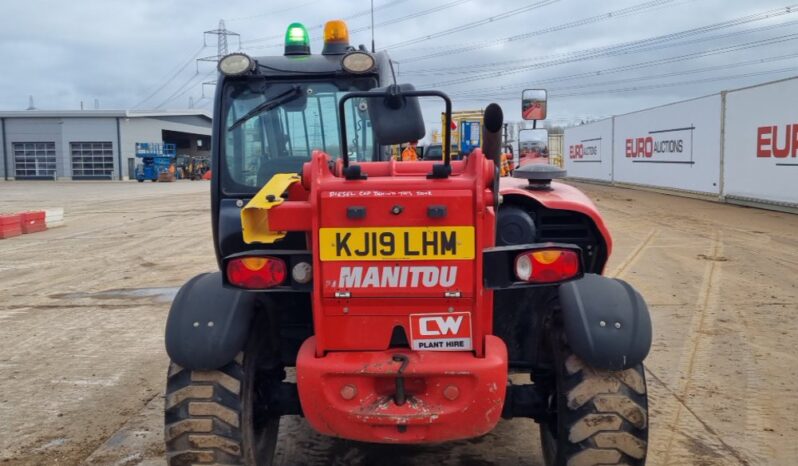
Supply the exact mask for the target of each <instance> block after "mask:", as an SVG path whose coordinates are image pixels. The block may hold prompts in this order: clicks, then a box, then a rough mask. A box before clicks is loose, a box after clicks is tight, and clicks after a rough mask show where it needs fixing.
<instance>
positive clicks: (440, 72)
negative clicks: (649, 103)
mask: <svg viewBox="0 0 798 466" xmlns="http://www.w3.org/2000/svg"><path fill="white" fill-rule="evenodd" d="M795 24H798V21H787V22H784V23H778V24H770V25H767V26H759V27H755V28H749V29H745V30H743V31H734V32H729V33H723V34H716V35H712V36H706V37H693V38H690V39H687V40H686V41H682V42H675V43H672V42H662V43H658V44H653V45H650V46H641V47H639V48H636V49H634V51H635V52H646V51H650V50H658V49H662V48H670V47H679V46H683V45H693V44H696V43H698V42H707V41H713V40H718V39H725V38H728V37H739V36H740V35H741V34H753V33H757V32H764V31H772V30H774V29H778V28H782V27H787V26H793V25H795ZM616 45H619V44H616ZM607 47H613V46H606V47H597V48H594V49H588V50H587V51H585V50H580V51H574V52H567V53H560V54H555V55H548V56H545V57H536V58H531V59H523V60H510V61H504V62H494V63H485V64H482V65H473V66H465V67H453V68H429V69H421V70H411V71H409V72H406V73H399V74H413V75H420V76H447V75H450V74H452V72H456V71H460V70H463V71H466V70H468V71H473V70H475V69H482V68H497V67H502V66H506V65H515V64H519V63H529V61H530V60H534V61H547V60H554V59H557V58H568V57H572V56H578V55H579V54H580V53H582V54H583V53H584V52H590V51H601V50H604V49H605V48H607ZM610 55H611V54H610ZM594 73H595V72H592V71H591V72H587V73H583V75H587V76H590V75H592V74H594Z"/></svg>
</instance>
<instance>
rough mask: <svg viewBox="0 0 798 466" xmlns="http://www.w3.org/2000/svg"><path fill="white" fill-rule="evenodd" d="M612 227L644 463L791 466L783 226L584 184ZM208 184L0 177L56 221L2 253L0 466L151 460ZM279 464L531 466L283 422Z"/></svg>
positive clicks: (197, 256) (503, 453)
mask: <svg viewBox="0 0 798 466" xmlns="http://www.w3.org/2000/svg"><path fill="white" fill-rule="evenodd" d="M581 187H582V188H583V189H584V190H585V191H587V192H588V194H589V195H590V196H591V197H593V198H594V199H595V200H596V202H597V204H598V206H599V208H600V209H601V211H602V213H603V214H604V215H605V218H606V220H607V222H608V224H609V226H610V230H611V231H612V233H613V235H614V239H615V250H614V254H613V257H612V259H611V262H610V264H609V267H608V274H611V275H614V276H618V277H622V278H624V279H625V280H628V281H629V282H631V283H632V284H633V285H635V286H636V287H637V288H638V289H640V290H641V292H642V293H643V295H644V296H645V297H646V298H647V300H648V302H649V304H650V306H651V310H652V314H653V320H654V330H655V341H654V347H653V349H652V353H651V355H650V356H649V358H648V360H647V377H648V383H649V393H650V405H651V438H650V448H649V450H650V453H649V455H650V456H649V464H652V465H665V464H672V465H683V464H698V465H730V464H732V465H733V464H751V465H753V464H774V465H790V464H795V461H796V458H798V444H797V443H796V442H794V441H793V440H790V439H792V438H795V437H796V436H797V435H798V404H797V403H796V400H798V392H797V391H796V387H798V356H796V352H795V343H794V342H795V340H796V337H798V320H796V319H795V314H796V312H798V288H796V284H797V283H798V280H796V272H798V216H795V215H789V214H781V213H775V212H768V211H762V210H757V209H747V208H742V207H735V206H728V205H720V204H716V203H710V202H705V201H700V200H694V199H686V198H679V197H672V196H667V195H663V194H657V193H650V192H643V191H633V190H626V189H619V188H610V187H604V186H592V185H581ZM207 190H208V184H207V183H204V182H177V183H170V184H165V183H157V184H150V183H146V184H139V183H119V182H96V183H95V182H79V183H78V182H76V183H69V182H58V183H53V182H0V212H2V211H13V210H24V209H33V208H45V207H64V209H65V217H66V226H64V227H61V228H57V229H53V230H49V231H46V232H42V233H37V234H34V235H29V236H23V237H18V238H13V239H7V240H0V283H2V286H0V462H2V464H4V465H5V464H24V465H41V464H48V465H49V464H69V465H72V464H93V465H99V464H102V465H106V464H108V465H111V464H116V465H162V464H164V461H163V460H162V454H163V449H162V445H161V435H162V432H161V430H162V428H161V416H162V403H163V400H162V393H163V384H164V379H165V370H166V365H167V359H166V355H165V353H164V350H163V326H164V322H165V319H166V312H167V310H168V307H169V302H170V299H171V297H172V296H173V295H174V292H175V290H176V288H177V287H179V286H180V285H181V284H182V283H183V282H185V281H186V280H187V279H188V278H189V277H191V276H193V275H195V274H197V273H200V272H203V271H208V270H212V269H213V268H215V261H214V258H213V250H212V244H211V230H210V216H209V210H208V206H209V196H208V191H207ZM283 426H284V427H285V428H284V429H283V438H282V441H281V445H280V450H279V453H278V460H279V461H278V462H280V463H281V464H286V465H287V464H290V465H316V464H318V465H322V464H324V465H326V464H341V465H343V464H347V465H348V464H353V465H355V464H362V465H369V464H381V465H389V464H391V465H394V464H395V465H399V464H407V465H410V464H425V463H426V462H428V461H429V462H435V463H436V464H442V465H456V464H465V465H491V464H496V465H504V464H507V465H539V464H541V457H540V452H539V443H538V440H537V426H536V425H535V424H534V423H532V422H530V421H523V420H513V421H509V422H502V423H500V425H499V427H498V428H497V429H496V430H495V431H494V432H492V433H490V434H489V435H486V436H485V437H483V438H480V439H475V440H471V441H465V442H453V443H448V444H443V445H436V446H427V447H396V446H369V445H362V444H356V443H352V442H344V441H336V440H331V439H327V438H324V437H321V436H319V435H316V434H314V433H313V432H312V431H311V430H310V429H309V428H308V427H307V425H306V424H305V423H303V422H302V421H300V420H298V419H287V420H285V422H284V423H283Z"/></svg>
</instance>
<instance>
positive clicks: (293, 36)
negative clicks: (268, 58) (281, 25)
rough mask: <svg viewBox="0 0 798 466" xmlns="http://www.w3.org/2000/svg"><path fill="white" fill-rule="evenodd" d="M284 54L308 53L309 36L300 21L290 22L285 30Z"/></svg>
mask: <svg viewBox="0 0 798 466" xmlns="http://www.w3.org/2000/svg"><path fill="white" fill-rule="evenodd" d="M285 55H310V36H309V35H308V30H307V29H305V26H303V25H302V24H301V23H291V24H290V25H289V26H288V29H287V30H286V31H285Z"/></svg>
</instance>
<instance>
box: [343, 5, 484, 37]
mask: <svg viewBox="0 0 798 466" xmlns="http://www.w3.org/2000/svg"><path fill="white" fill-rule="evenodd" d="M470 1H471V0H455V1H453V2H449V3H445V4H443V5H438V6H435V7H432V8H428V9H426V10H422V11H417V12H415V13H411V14H409V15H405V16H402V17H399V18H394V19H389V20H386V21H383V22H381V23H377V24H375V25H374V27H375V28H376V27H378V26H389V25H390V26H393V25H395V24H398V23H402V22H404V21H408V20H411V19H416V18H420V17H422V16H426V15H430V14H432V13H437V12H439V11H443V10H447V9H449V8H452V7H455V6H458V5H462V4H463V3H468V2H470ZM369 29H371V26H363V27H359V28H355V29H351V30H350V31H349V32H350V33H351V34H355V33H357V32H363V31H368V30H369Z"/></svg>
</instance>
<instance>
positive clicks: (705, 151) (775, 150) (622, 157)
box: [564, 77, 798, 209]
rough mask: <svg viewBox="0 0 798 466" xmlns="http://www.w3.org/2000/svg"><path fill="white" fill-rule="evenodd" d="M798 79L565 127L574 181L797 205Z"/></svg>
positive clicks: (567, 160)
mask: <svg viewBox="0 0 798 466" xmlns="http://www.w3.org/2000/svg"><path fill="white" fill-rule="evenodd" d="M796 95H798V77H796V78H791V79H787V80H783V81H776V82H772V83H766V84H762V85H759V86H754V87H749V88H744V89H738V90H733V91H724V92H721V93H720V94H715V95H711V96H708V97H702V98H698V99H692V100H688V101H684V102H677V103H674V104H669V105H664V106H661V107H655V108H651V109H647V110H641V111H638V112H634V113H630V114H626V115H619V116H615V117H612V118H609V119H606V120H602V121H597V122H593V123H590V124H586V125H582V126H577V127H574V128H568V129H566V130H565V149H564V152H565V157H564V158H565V167H566V169H567V170H568V175H569V176H570V177H573V178H577V179H584V180H592V181H601V182H607V183H614V184H628V185H639V186H644V187H653V188H664V189H668V190H674V191H681V192H690V193H698V194H703V195H708V196H712V197H717V198H718V199H720V200H726V201H729V202H743V203H748V202H753V203H756V204H761V205H765V206H767V205H771V206H783V207H789V208H792V209H795V208H798V107H796V105H795V104H794V102H793V101H792V100H791V99H790V98H787V96H796Z"/></svg>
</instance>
